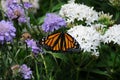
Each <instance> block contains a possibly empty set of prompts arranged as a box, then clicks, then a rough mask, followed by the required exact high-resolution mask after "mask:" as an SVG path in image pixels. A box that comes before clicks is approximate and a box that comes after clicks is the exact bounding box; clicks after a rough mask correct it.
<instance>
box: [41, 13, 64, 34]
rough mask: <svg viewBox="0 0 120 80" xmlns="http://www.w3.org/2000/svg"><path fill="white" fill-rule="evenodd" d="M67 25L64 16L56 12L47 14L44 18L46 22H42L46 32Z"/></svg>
mask: <svg viewBox="0 0 120 80" xmlns="http://www.w3.org/2000/svg"><path fill="white" fill-rule="evenodd" d="M65 26H66V22H65V20H64V19H63V18H62V17H60V16H58V15H56V14H54V13H48V14H46V18H45V19H44V23H43V24H42V29H43V30H44V31H45V32H53V31H54V30H58V29H59V28H61V27H65Z"/></svg>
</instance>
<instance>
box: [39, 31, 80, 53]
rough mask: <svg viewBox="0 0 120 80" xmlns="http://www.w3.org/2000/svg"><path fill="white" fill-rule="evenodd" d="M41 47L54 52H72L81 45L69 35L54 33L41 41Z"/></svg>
mask: <svg viewBox="0 0 120 80" xmlns="http://www.w3.org/2000/svg"><path fill="white" fill-rule="evenodd" d="M40 43H41V45H43V46H45V47H46V48H47V49H50V50H52V51H63V52H66V51H72V50H74V49H78V48H79V43H78V42H77V41H76V40H75V39H74V38H73V37H72V36H71V35H70V34H68V33H65V32H57V33H53V34H51V35H49V36H47V37H45V38H43V39H42V40H41V42H40Z"/></svg>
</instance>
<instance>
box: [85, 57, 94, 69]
mask: <svg viewBox="0 0 120 80" xmlns="http://www.w3.org/2000/svg"><path fill="white" fill-rule="evenodd" d="M93 61H94V58H93V59H92V60H91V61H90V62H89V63H88V64H87V65H86V66H85V68H87V67H88V66H89V65H90V64H91V63H92V62H93Z"/></svg>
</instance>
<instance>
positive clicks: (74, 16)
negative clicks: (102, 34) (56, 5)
mask: <svg viewBox="0 0 120 80" xmlns="http://www.w3.org/2000/svg"><path fill="white" fill-rule="evenodd" d="M59 14H60V15H61V16H62V17H64V18H66V20H67V22H68V23H74V21H75V20H77V21H84V20H85V23H87V24H88V25H90V24H91V23H93V22H94V21H96V20H98V13H97V12H96V11H95V10H93V7H88V6H86V5H84V4H77V3H74V2H69V3H68V4H64V5H63V6H62V8H61V10H60V12H59Z"/></svg>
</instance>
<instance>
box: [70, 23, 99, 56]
mask: <svg viewBox="0 0 120 80" xmlns="http://www.w3.org/2000/svg"><path fill="white" fill-rule="evenodd" d="M68 33H69V34H70V35H71V36H73V37H74V38H75V39H76V40H77V41H78V43H79V44H80V48H81V49H82V50H83V52H92V53H93V55H96V56H99V52H98V48H97V47H98V46H99V45H100V41H101V36H100V34H99V33H98V32H97V31H96V30H95V29H94V28H92V27H85V26H82V25H79V26H74V27H73V28H71V29H69V30H68Z"/></svg>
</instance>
